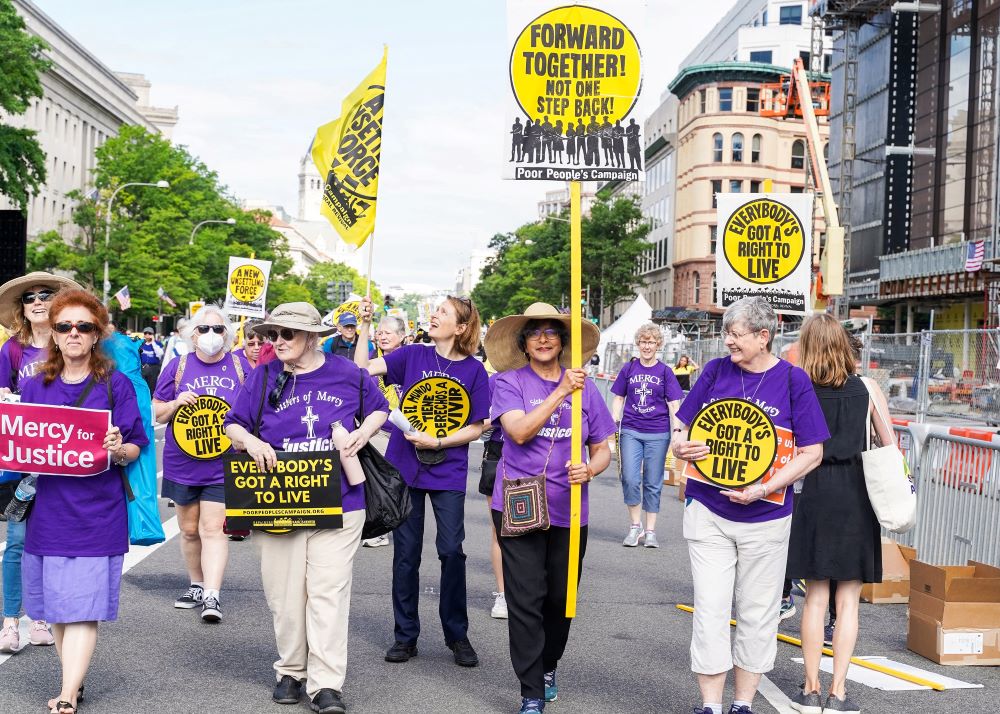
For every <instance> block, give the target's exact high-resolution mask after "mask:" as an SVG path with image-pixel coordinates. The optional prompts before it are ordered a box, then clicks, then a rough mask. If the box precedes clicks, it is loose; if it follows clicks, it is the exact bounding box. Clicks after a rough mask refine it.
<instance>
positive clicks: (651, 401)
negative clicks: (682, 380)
mask: <svg viewBox="0 0 1000 714" xmlns="http://www.w3.org/2000/svg"><path fill="white" fill-rule="evenodd" d="M635 344H636V345H637V346H638V347H639V358H638V359H636V358H633V359H632V360H631V361H630V362H629V363H628V364H626V365H625V366H624V367H622V370H621V371H620V372H619V373H618V377H617V378H616V379H615V383H614V384H613V385H612V386H611V392H612V393H613V394H614V395H615V400H614V403H613V404H612V406H611V411H612V413H613V414H614V417H615V421H616V422H618V423H620V424H621V431H620V433H619V437H618V438H619V440H620V449H621V473H622V492H623V494H624V496H625V507H626V508H627V509H628V516H629V519H630V520H629V523H630V524H631V525H630V526H629V530H628V533H627V534H626V536H625V540H624V541H623V542H622V545H624V546H626V547H628V548H634V547H636V546H637V545H639V539H640V538H642V539H643V545H644V546H646V547H647V548H659V547H660V544H659V543H658V542H657V540H656V514H657V513H659V512H660V492H661V491H663V465H664V461H665V459H666V456H667V448H668V447H669V446H670V428H671V423H670V422H671V420H672V419H673V418H674V415H675V414H676V413H677V408H678V407H679V406H680V403H681V399H683V397H684V394H683V392H681V387H680V385H679V384H678V383H677V378H676V377H674V373H673V371H672V370H671V369H670V368H669V367H667V365H665V364H663V362H661V361H660V360H658V359H657V358H656V353H657V352H658V351H659V350H660V348H661V347H662V346H663V332H661V331H660V328H659V327H657V326H656V325H654V324H653V323H652V322H647V323H646V324H645V325H642V326H641V327H639V329H638V330H636V333H635ZM642 511H645V512H646V527H645V528H643V527H642V522H641V521H640V520H639V519H640V516H641V514H642Z"/></svg>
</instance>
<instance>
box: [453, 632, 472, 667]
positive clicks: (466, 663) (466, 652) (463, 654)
mask: <svg viewBox="0 0 1000 714" xmlns="http://www.w3.org/2000/svg"><path fill="white" fill-rule="evenodd" d="M448 648H449V649H451V651H452V652H454V653H455V664H457V665H458V666H459V667H475V666H476V665H477V664H479V655H477V654H476V651H475V650H474V649H472V644H471V643H470V642H469V640H468V639H464V640H457V641H456V642H451V643H449V644H448Z"/></svg>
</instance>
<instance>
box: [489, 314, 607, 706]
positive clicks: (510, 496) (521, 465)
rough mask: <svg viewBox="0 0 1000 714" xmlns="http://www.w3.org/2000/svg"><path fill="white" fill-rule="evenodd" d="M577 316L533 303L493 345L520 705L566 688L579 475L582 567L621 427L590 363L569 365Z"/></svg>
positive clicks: (496, 493)
mask: <svg viewBox="0 0 1000 714" xmlns="http://www.w3.org/2000/svg"><path fill="white" fill-rule="evenodd" d="M582 324H583V362H584V363H586V362H587V360H589V359H590V356H591V355H592V354H593V353H594V350H596V349H597V343H598V341H599V339H600V335H599V333H598V330H597V327H596V326H595V325H593V324H591V323H590V322H584V323H582ZM569 331H570V317H569V316H568V315H561V314H559V312H558V311H557V310H556V309H555V308H554V307H552V306H551V305H546V304H545V303H535V304H533V305H531V306H530V307H528V309H527V310H525V311H524V314H523V315H512V316H510V317H505V318H503V319H500V320H497V321H496V322H495V323H493V325H491V326H490V329H489V331H488V332H487V333H486V354H487V355H488V356H489V360H490V364H492V365H493V366H494V367H496V368H497V370H500V374H499V376H498V377H497V380H496V386H495V389H494V392H493V403H492V405H491V406H490V419H491V420H492V421H493V422H494V423H496V422H499V424H500V425H501V427H502V429H503V440H504V448H503V453H502V455H501V457H500V463H499V465H498V467H497V479H496V482H495V483H494V486H493V499H492V503H491V505H492V511H493V514H492V515H493V524H494V528H495V529H496V531H497V532H498V533H499V534H500V550H501V551H502V552H503V576H504V585H505V586H506V600H507V612H508V634H509V638H510V660H511V663H512V664H513V666H514V672H515V673H516V674H517V677H518V679H519V680H520V682H521V714H529V713H534V712H540V711H542V710H543V709H544V708H545V702H547V701H553V700H555V699H556V697H557V696H558V689H557V687H556V667H557V665H558V664H559V660H560V659H561V658H562V655H563V651H564V650H565V648H566V641H567V640H568V639H569V627H570V624H572V622H573V621H572V620H571V619H570V618H568V617H566V614H565V613H566V589H567V578H568V572H569V560H568V557H569V543H570V527H569V526H570V491H571V484H582V485H583V488H582V489H581V490H582V492H583V493H582V512H581V518H580V524H581V527H580V566H582V565H583V556H584V553H585V552H586V549H587V511H588V500H587V485H586V484H587V483H589V482H590V481H592V480H593V478H594V476H596V475H597V474H599V473H601V472H602V471H604V469H606V468H607V467H608V464H609V463H611V449H610V448H609V447H608V437H609V436H611V435H612V434H613V433H614V432H615V424H614V421H613V420H612V419H611V413H610V412H609V411H608V408H607V406H605V404H604V400H603V399H602V398H601V395H600V393H599V392H598V391H597V387H596V386H595V385H594V383H593V382H592V381H590V380H587V378H586V373H585V372H584V370H582V369H568V367H569V365H570V350H569V334H570V332H569ZM580 389H582V390H583V421H582V426H583V434H582V435H581V436H582V439H581V444H585V445H586V448H587V454H586V457H584V455H583V454H581V455H580V456H581V459H580V463H578V464H575V465H572V466H571V465H570V461H571V458H570V457H571V453H570V450H571V448H572V445H571V436H572V428H571V419H572V418H571V407H570V403H571V395H572V393H573V392H574V391H577V390H580Z"/></svg>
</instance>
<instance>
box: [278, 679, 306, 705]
mask: <svg viewBox="0 0 1000 714" xmlns="http://www.w3.org/2000/svg"><path fill="white" fill-rule="evenodd" d="M301 696H302V680H301V679H296V678H295V677H293V676H291V675H290V674H283V675H281V679H279V680H278V683H277V684H275V685H274V693H273V694H272V695H271V699H273V700H274V701H276V702H277V703H278V704H298V703H299V697H301Z"/></svg>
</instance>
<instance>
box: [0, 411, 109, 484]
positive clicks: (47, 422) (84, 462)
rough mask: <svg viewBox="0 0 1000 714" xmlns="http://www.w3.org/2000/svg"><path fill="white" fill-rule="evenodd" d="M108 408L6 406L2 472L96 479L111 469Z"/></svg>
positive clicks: (0, 439)
mask: <svg viewBox="0 0 1000 714" xmlns="http://www.w3.org/2000/svg"><path fill="white" fill-rule="evenodd" d="M109 428H111V412H109V411H107V410H106V409H80V408H77V407H54V406H49V405H46V404H17V403H11V402H4V403H0V469H3V470H4V471H22V472H27V473H36V474H47V475H52V476H96V475H97V474H100V473H104V472H105V471H107V470H108V469H109V468H110V467H111V457H110V455H109V454H108V451H107V449H105V448H103V444H104V437H105V435H106V434H107V433H108V429H109Z"/></svg>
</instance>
